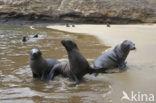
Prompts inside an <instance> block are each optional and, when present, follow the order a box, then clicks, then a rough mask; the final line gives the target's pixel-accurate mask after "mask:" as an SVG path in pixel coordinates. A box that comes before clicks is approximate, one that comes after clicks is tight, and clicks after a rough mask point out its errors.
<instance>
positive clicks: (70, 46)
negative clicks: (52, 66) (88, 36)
mask: <svg viewBox="0 0 156 103" xmlns="http://www.w3.org/2000/svg"><path fill="white" fill-rule="evenodd" d="M61 43H62V45H63V46H64V47H65V48H66V49H67V50H68V51H69V50H72V49H74V48H77V45H76V43H75V42H74V41H72V40H62V41H61Z"/></svg>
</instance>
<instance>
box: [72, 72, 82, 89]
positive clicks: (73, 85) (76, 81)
mask: <svg viewBox="0 0 156 103" xmlns="http://www.w3.org/2000/svg"><path fill="white" fill-rule="evenodd" d="M72 76H73V79H74V81H75V83H73V84H70V87H75V86H76V85H78V84H79V83H80V81H79V79H78V78H77V76H76V75H75V74H72Z"/></svg>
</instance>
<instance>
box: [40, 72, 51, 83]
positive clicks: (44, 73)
mask: <svg viewBox="0 0 156 103" xmlns="http://www.w3.org/2000/svg"><path fill="white" fill-rule="evenodd" d="M41 81H44V82H46V81H49V79H48V75H47V72H43V74H42V75H41Z"/></svg>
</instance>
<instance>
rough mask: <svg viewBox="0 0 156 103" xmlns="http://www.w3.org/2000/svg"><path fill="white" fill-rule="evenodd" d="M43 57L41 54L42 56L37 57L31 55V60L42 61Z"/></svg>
mask: <svg viewBox="0 0 156 103" xmlns="http://www.w3.org/2000/svg"><path fill="white" fill-rule="evenodd" d="M42 59H43V57H42V56H40V57H37V58H33V57H31V58H30V60H32V61H33V60H35V61H40V60H42Z"/></svg>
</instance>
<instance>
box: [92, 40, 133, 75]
mask: <svg viewBox="0 0 156 103" xmlns="http://www.w3.org/2000/svg"><path fill="white" fill-rule="evenodd" d="M135 49H136V48H135V44H134V43H133V42H132V41H130V40H125V41H123V42H122V43H121V44H119V45H117V46H115V48H114V49H113V50H110V51H108V52H105V53H104V54H102V55H101V56H99V57H98V58H97V59H96V60H95V61H94V69H96V70H97V73H107V72H108V71H107V70H108V69H110V68H117V67H118V68H119V72H122V71H124V70H125V68H126V62H125V60H126V58H127V56H128V54H129V51H130V50H135ZM108 73H111V72H108Z"/></svg>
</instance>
